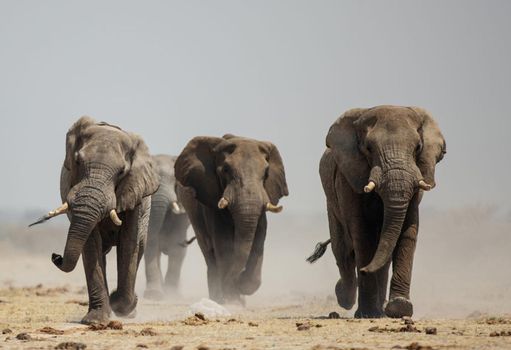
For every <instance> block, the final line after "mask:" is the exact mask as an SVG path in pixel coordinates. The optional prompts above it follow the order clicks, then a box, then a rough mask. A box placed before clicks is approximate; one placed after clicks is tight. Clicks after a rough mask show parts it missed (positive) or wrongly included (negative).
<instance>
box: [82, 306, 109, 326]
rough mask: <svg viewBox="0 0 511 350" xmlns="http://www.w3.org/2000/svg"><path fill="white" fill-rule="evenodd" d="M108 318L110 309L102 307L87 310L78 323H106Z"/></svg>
mask: <svg viewBox="0 0 511 350" xmlns="http://www.w3.org/2000/svg"><path fill="white" fill-rule="evenodd" d="M109 319H110V311H106V310H104V309H92V310H89V312H87V315H85V316H84V317H83V318H82V320H81V321H80V323H83V324H93V323H107V322H108V320H109Z"/></svg>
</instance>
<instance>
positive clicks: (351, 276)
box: [311, 106, 446, 318]
mask: <svg viewBox="0 0 511 350" xmlns="http://www.w3.org/2000/svg"><path fill="white" fill-rule="evenodd" d="M445 153H446V144H445V139H444V137H443V136H442V133H441V131H440V129H439V127H438V125H437V123H436V122H435V121H434V120H433V118H432V117H431V115H430V114H429V113H428V112H427V111H426V110H424V109H422V108H419V107H401V106H377V107H373V108H357V109H351V110H348V111H347V112H345V113H344V114H343V115H342V116H341V117H340V118H339V119H337V120H336V121H335V123H334V124H333V125H332V126H331V127H330V130H329V131H328V135H327V137H326V150H325V151H324V153H323V156H322V158H321V161H320V164H319V173H320V177H321V182H322V186H323V189H324V192H325V195H326V204H327V215H328V223H329V230H330V240H328V241H327V242H325V243H322V244H319V245H318V247H317V248H319V251H317V252H316V253H317V256H315V257H312V259H311V260H312V261H313V260H315V259H317V258H318V257H319V256H320V255H321V254H322V253H323V252H324V249H325V246H326V244H328V243H329V242H331V243H332V251H333V254H334V256H335V260H336V263H337V266H338V269H339V273H340V276H341V278H340V279H339V281H338V282H337V284H336V286H335V294H336V297H337V301H338V304H339V305H340V306H341V307H343V308H345V309H348V310H349V309H351V308H352V307H353V305H354V304H355V299H356V292H357V287H358V308H357V310H356V312H355V317H356V318H377V317H384V316H385V315H386V316H388V317H393V318H397V317H403V316H412V314H413V304H412V302H411V300H410V282H411V277H412V264H413V256H414V252H415V246H416V241H417V234H418V228H419V203H420V201H421V199H422V197H423V194H424V191H429V190H431V189H432V188H433V187H435V176H434V175H435V167H436V164H437V163H438V162H439V161H440V160H442V158H443V157H444V155H445ZM391 261H392V278H391V282H390V292H389V299H388V302H387V301H386V296H387V284H388V278H389V267H390V262H391Z"/></svg>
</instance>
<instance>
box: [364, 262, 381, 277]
mask: <svg viewBox="0 0 511 350" xmlns="http://www.w3.org/2000/svg"><path fill="white" fill-rule="evenodd" d="M382 267H383V265H382V266H379V265H377V264H375V263H372V262H371V263H370V264H369V265H367V266H364V267H363V268H361V269H360V274H361V275H364V276H365V275H369V274H371V273H375V272H376V271H378V270H379V269H381V268H382Z"/></svg>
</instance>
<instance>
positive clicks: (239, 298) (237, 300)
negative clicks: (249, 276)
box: [221, 294, 246, 307]
mask: <svg viewBox="0 0 511 350" xmlns="http://www.w3.org/2000/svg"><path fill="white" fill-rule="evenodd" d="M221 304H229V305H240V306H243V307H245V306H246V301H245V296H244V295H241V294H236V295H229V296H226V297H225V298H224V300H223V302H222V303H221Z"/></svg>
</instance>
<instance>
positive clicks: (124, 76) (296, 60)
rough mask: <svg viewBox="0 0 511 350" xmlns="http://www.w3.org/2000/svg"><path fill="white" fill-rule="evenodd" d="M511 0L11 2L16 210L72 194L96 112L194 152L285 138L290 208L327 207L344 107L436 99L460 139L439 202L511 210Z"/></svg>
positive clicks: (3, 63)
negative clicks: (329, 157)
mask: <svg viewBox="0 0 511 350" xmlns="http://www.w3.org/2000/svg"><path fill="white" fill-rule="evenodd" d="M510 19H511V2H510V1H251V2H248V1H188V0H187V1H181V2H172V1H138V2H133V1H86V2H85V1H84V2H78V1H19V0H16V1H5V0H4V1H1V2H0V50H1V51H0V118H1V130H0V150H1V151H0V152H1V153H0V167H1V168H0V169H1V170H2V171H1V172H0V188H1V191H0V209H6V208H8V207H11V208H14V209H16V210H25V209H32V208H45V209H51V208H53V207H55V206H56V205H58V204H59V202H60V199H59V188H58V187H59V171H60V166H61V164H62V160H63V157H64V151H65V150H64V141H65V133H66V131H67V129H68V128H69V127H70V125H71V124H72V123H73V121H74V120H76V119H77V118H78V117H79V116H81V115H83V114H87V115H90V116H92V117H94V118H96V119H97V120H104V121H108V122H111V123H114V124H117V125H119V126H121V127H123V128H124V129H126V130H129V131H135V132H137V133H139V134H141V135H142V136H143V137H144V139H145V140H146V142H147V144H148V145H149V147H150V149H151V151H152V152H153V153H171V154H178V153H179V152H180V151H181V149H182V148H183V146H184V145H185V143H186V142H187V141H188V140H189V139H190V138H191V137H193V136H196V135H217V136H221V135H223V134H224V133H227V132H229V133H234V134H238V135H243V136H248V137H253V138H260V139H264V140H270V141H273V142H274V143H275V144H276V145H277V146H278V147H279V149H280V151H281V154H282V156H283V158H284V163H285V166H286V174H287V178H288V184H289V190H290V196H289V197H288V198H286V199H284V201H283V202H282V203H283V204H284V205H285V206H286V207H287V209H288V210H290V211H291V212H293V211H302V210H308V209H309V208H311V207H312V208H314V209H313V210H318V211H319V210H324V207H325V204H324V195H323V192H322V189H321V185H320V181H319V176H318V170H317V169H318V161H319V158H320V156H321V154H322V152H323V149H324V139H325V135H326V133H327V131H328V128H329V126H330V125H331V124H332V122H333V121H334V120H335V119H336V118H337V117H338V116H339V115H340V114H341V113H342V112H343V111H345V110H346V109H348V108H352V107H369V106H374V105H379V104H398V105H400V104H402V105H417V106H422V107H425V108H426V109H428V110H430V111H431V112H432V114H433V115H434V117H435V118H436V119H437V121H438V122H439V124H440V127H441V129H442V131H443V133H444V135H445V138H446V140H447V150H448V151H447V156H446V157H445V159H444V161H443V162H442V163H440V165H439V167H438V168H437V183H438V186H437V188H436V189H435V190H434V191H432V192H431V193H428V194H427V195H426V196H425V200H424V204H423V205H425V206H428V207H440V208H449V207H461V206H466V205H473V204H487V203H491V204H496V205H498V206H500V207H503V208H505V210H509V209H510V208H511V205H510V204H509V196H510V194H511V190H510V189H509V187H508V186H509V185H507V186H506V183H509V174H510V173H511V165H510V163H511V162H510V159H511V154H510V153H511V138H510V137H509V131H510V127H511V119H510V117H509V111H510V99H511V66H510V65H511V20H510Z"/></svg>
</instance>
